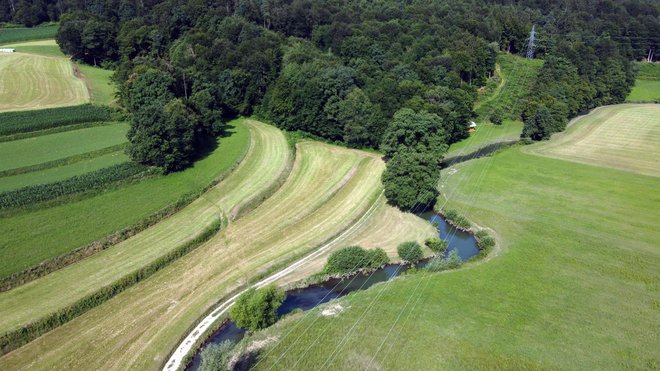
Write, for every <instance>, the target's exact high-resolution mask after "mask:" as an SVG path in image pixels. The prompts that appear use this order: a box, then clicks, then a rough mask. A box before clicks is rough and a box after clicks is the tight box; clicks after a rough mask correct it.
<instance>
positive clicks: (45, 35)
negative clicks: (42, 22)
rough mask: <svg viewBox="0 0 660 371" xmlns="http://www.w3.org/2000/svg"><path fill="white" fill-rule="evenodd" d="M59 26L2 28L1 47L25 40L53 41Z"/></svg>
mask: <svg viewBox="0 0 660 371" xmlns="http://www.w3.org/2000/svg"><path fill="white" fill-rule="evenodd" d="M58 27H59V26H57V25H55V26H42V27H31V28H26V27H17V28H0V45H1V44H7V43H13V42H17V41H25V40H39V39H52V38H53V37H55V34H56V33H57V28H58Z"/></svg>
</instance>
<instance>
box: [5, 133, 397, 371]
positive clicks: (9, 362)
mask: <svg viewBox="0 0 660 371" xmlns="http://www.w3.org/2000/svg"><path fill="white" fill-rule="evenodd" d="M273 130H275V129H273ZM265 159H267V161H268V163H269V164H270V163H271V162H272V158H271V157H265ZM383 169H384V164H383V162H382V161H381V160H380V159H378V158H376V157H375V156H372V155H369V154H365V153H364V152H360V151H354V150H348V149H344V148H339V147H335V146H330V145H325V144H320V143H316V142H304V143H300V144H299V145H298V153H297V157H296V162H295V164H294V168H293V170H292V171H291V174H290V176H289V177H288V179H287V180H286V182H285V183H284V185H283V186H282V187H281V188H280V189H279V190H278V191H277V192H276V193H275V194H274V195H273V196H272V197H270V198H269V199H267V200H266V201H265V202H264V203H263V204H261V205H260V206H259V207H258V208H257V209H255V210H254V211H252V212H250V213H249V214H247V215H245V216H244V217H242V218H241V219H240V220H238V221H236V222H234V223H232V224H230V225H229V226H228V227H227V228H226V229H225V230H224V231H222V232H220V233H219V234H218V235H217V236H215V237H214V238H213V239H212V240H210V241H209V242H207V243H206V244H204V245H203V246H201V247H199V248H197V249H196V250H195V251H193V252H191V253H190V254H188V255H187V256H185V257H183V258H181V259H179V260H178V261H176V262H174V263H173V264H171V265H170V266H168V267H166V268H165V269H163V270H161V271H160V272H158V273H156V274H154V275H153V276H152V277H150V278H149V279H147V280H145V281H143V282H141V283H139V284H137V285H135V286H133V287H131V288H129V289H128V290H126V291H125V292H123V293H121V294H119V295H117V296H116V297H114V298H112V299H111V300H109V301H108V302H106V303H104V304H103V305H101V306H99V307H97V308H94V309H92V310H90V311H89V312H87V313H85V314H83V315H81V316H80V317H78V318H76V319H74V320H73V321H71V322H69V323H67V324H65V325H63V326H61V327H59V328H57V329H55V330H53V331H51V332H49V333H47V334H45V335H44V336H42V337H40V338H38V339H36V340H34V341H33V342H31V343H29V344H27V345H25V346H24V347H22V348H19V349H17V350H15V351H14V352H11V353H9V354H7V355H5V356H4V357H2V358H0V363H2V364H4V365H6V368H8V369H15V368H23V367H33V368H36V369H45V368H57V369H61V368H74V369H78V368H100V369H154V368H157V367H159V366H161V365H163V364H164V362H165V360H166V358H167V356H168V353H169V351H170V350H171V349H173V348H174V347H175V346H176V344H177V343H178V340H179V339H181V338H182V336H183V335H184V334H185V333H186V331H187V329H188V328H189V327H190V326H191V324H193V323H195V322H196V321H197V319H199V318H200V317H201V316H202V314H203V313H204V312H206V311H207V310H208V309H209V308H211V307H212V306H213V305H214V304H215V303H216V302H217V301H218V299H221V298H222V297H223V296H226V295H229V294H230V293H232V292H235V290H237V289H239V288H240V287H242V286H244V285H245V284H246V283H248V282H249V281H250V280H252V279H254V278H257V277H260V276H263V275H265V274H266V273H267V272H270V271H272V270H274V269H276V268H278V267H280V266H282V265H285V264H286V263H287V262H289V261H291V259H295V258H297V257H299V256H302V255H304V254H307V253H309V252H312V251H314V249H315V248H317V247H318V246H320V245H322V244H324V243H325V242H327V241H330V240H332V239H333V238H334V237H335V236H337V235H339V234H341V233H342V231H345V230H346V229H347V228H349V227H350V226H351V225H353V224H354V223H355V222H356V221H357V220H358V219H360V218H361V217H362V215H364V213H365V212H366V211H367V210H368V209H369V208H370V207H372V206H373V204H374V202H375V200H376V198H377V196H378V195H379V194H380V193H381V191H382V189H381V186H380V174H381V172H382V170H383ZM256 173H257V174H259V175H262V174H260V173H259V172H256ZM56 273H57V272H56ZM46 278H48V277H46ZM3 302H4V301H3ZM44 350H46V351H44Z"/></svg>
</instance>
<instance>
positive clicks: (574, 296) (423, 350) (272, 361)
mask: <svg viewBox="0 0 660 371" xmlns="http://www.w3.org/2000/svg"><path fill="white" fill-rule="evenodd" d="M659 151H660V148H658V147H657V146H656V150H655V151H654V152H653V153H650V154H649V155H654V156H658V154H659V153H658V152H659ZM456 169H457V170H458V171H457V172H455V173H454V172H453V171H448V172H446V173H445V174H444V175H443V178H444V183H445V184H444V185H445V187H443V189H445V190H452V191H453V190H455V191H456V192H455V193H454V192H452V193H451V195H452V198H451V200H449V207H451V208H455V209H457V210H460V212H462V213H463V214H465V215H466V216H468V217H469V218H470V219H471V220H473V221H475V222H476V223H478V224H480V225H484V226H487V227H490V228H492V229H493V230H495V231H496V232H497V237H498V242H499V243H500V249H499V250H498V251H496V252H495V254H494V256H492V257H491V258H489V259H487V260H486V261H482V262H480V263H475V264H472V265H469V266H467V267H466V269H461V270H458V271H453V272H446V273H440V274H433V275H426V276H425V275H419V276H409V277H403V278H399V279H396V280H395V281H393V282H391V283H388V284H384V285H380V286H375V287H372V288H371V289H369V290H367V291H364V292H360V293H356V294H354V295H349V296H348V297H346V298H343V299H340V300H339V303H340V304H341V305H342V306H343V307H344V309H345V311H344V312H343V313H341V314H339V315H338V316H330V317H326V316H322V315H320V312H321V310H322V309H323V308H324V307H323V306H322V307H321V308H318V309H314V310H312V311H311V312H310V313H309V314H302V315H298V316H296V317H295V318H292V319H290V320H287V321H284V323H281V324H279V325H276V326H275V327H274V328H272V329H269V330H267V331H265V332H264V333H261V334H259V335H258V336H257V338H256V339H265V338H271V339H276V340H275V341H272V340H271V343H270V345H269V346H267V348H266V349H265V350H264V351H262V352H261V359H262V362H261V363H259V364H258V365H257V369H271V367H273V368H275V369H324V368H325V369H330V370H335V369H337V370H338V369H367V368H368V367H369V366H370V367H371V368H370V369H390V370H396V369H591V370H594V369H598V370H605V369H654V368H657V367H658V365H659V364H660V348H658V346H657V344H658V318H659V311H660V292H659V287H658V282H660V246H659V245H658V241H660V230H659V229H658V228H657V225H658V221H659V219H658V218H659V217H660V215H659V214H658V210H660V199H659V198H658V197H657V190H658V188H659V187H660V180H659V179H658V178H656V177H650V176H644V175H639V174H634V173H630V172H624V171H620V170H616V169H610V168H605V167H596V166H590V165H583V164H578V163H574V162H568V161H564V160H557V159H552V158H546V157H541V156H537V155H532V154H526V153H524V152H522V151H521V150H520V149H519V148H512V149H508V150H506V151H504V152H502V153H500V154H497V155H495V156H494V157H491V158H482V159H479V160H474V161H470V162H467V163H462V164H460V165H458V166H457V167H456ZM446 194H449V193H448V192H446ZM440 202H441V203H442V202H444V200H442V199H441V201H440ZM335 350H336V352H335ZM326 361H327V363H326Z"/></svg>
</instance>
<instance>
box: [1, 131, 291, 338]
mask: <svg viewBox="0 0 660 371" xmlns="http://www.w3.org/2000/svg"><path fill="white" fill-rule="evenodd" d="M249 126H250V132H251V138H252V140H251V146H250V149H249V152H248V153H247V155H246V157H245V159H244V160H243V161H242V162H241V165H240V166H239V167H238V168H237V169H236V170H234V171H233V172H232V173H231V174H230V175H229V176H228V177H227V178H225V179H224V180H223V181H222V182H220V183H219V184H218V185H216V186H215V187H213V188H212V189H210V190H209V191H208V192H206V193H205V194H204V195H203V196H202V197H200V198H198V199H197V200H195V201H194V202H193V203H191V204H190V205H189V206H187V207H186V208H184V209H183V210H181V211H180V212H178V213H176V214H175V215H174V216H172V217H170V218H168V219H166V220H164V221H162V222H161V223H159V224H157V225H155V226H153V227H151V228H149V229H147V230H145V231H143V232H141V233H139V234H138V235H136V236H133V237H132V238H130V239H128V240H126V241H124V242H121V243H119V244H118V245H116V246H114V247H112V248H110V249H107V250H105V251H103V252H100V253H98V254H96V255H94V256H92V257H90V258H87V259H85V260H82V261H80V262H78V263H76V264H73V265H71V266H69V267H66V268H64V269H61V270H58V271H56V272H53V273H51V274H49V275H47V276H45V277H42V278H41V279H39V280H37V281H34V282H31V283H29V284H26V285H23V286H21V287H18V288H16V289H13V290H11V291H8V292H4V293H0V313H3V315H2V316H1V319H0V333H2V332H6V331H7V330H10V329H13V328H15V327H16V326H18V325H19V324H21V323H28V322H33V321H34V320H36V319H39V318H41V317H44V316H45V315H47V314H49V313H51V312H53V311H55V310H57V309H60V308H63V307H66V306H69V305H71V304H72V303H74V302H75V301H77V300H79V299H80V298H82V297H84V296H86V295H88V294H90V293H93V292H95V291H97V290H99V289H100V288H102V287H103V286H105V285H108V284H109V283H111V282H114V281H117V280H118V279H119V278H121V277H123V276H125V275H127V274H129V273H131V272H133V271H136V270H137V269H139V268H141V267H143V266H146V265H147V264H149V263H150V262H152V261H154V260H156V259H157V258H158V257H160V256H163V255H165V254H167V253H168V252H170V251H173V250H174V249H176V248H177V247H178V246H181V245H183V244H185V243H186V242H187V241H190V240H193V239H194V238H195V237H197V236H198V235H200V234H201V233H203V231H204V230H205V229H206V228H208V227H209V226H210V225H211V224H212V223H213V222H214V221H216V220H218V219H219V218H220V217H221V216H222V215H230V214H231V213H232V212H234V210H235V209H240V208H241V207H243V206H244V205H246V204H247V203H249V202H251V201H253V200H255V199H258V198H259V197H262V195H263V194H264V192H266V191H267V190H268V189H269V187H271V186H272V185H273V184H274V183H275V182H276V181H277V179H278V178H279V177H280V176H281V174H282V173H283V172H284V170H285V168H286V167H287V165H288V163H289V158H290V155H289V150H288V144H287V142H286V139H285V138H284V136H283V135H282V133H281V132H279V131H278V130H277V129H275V128H273V127H270V126H267V125H264V124H258V123H251V124H249ZM62 292H67V295H61V293H62Z"/></svg>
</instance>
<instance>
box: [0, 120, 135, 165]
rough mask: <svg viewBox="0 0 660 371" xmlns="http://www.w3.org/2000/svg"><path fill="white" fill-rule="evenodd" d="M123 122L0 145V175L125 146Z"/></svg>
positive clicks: (125, 128)
mask: <svg viewBox="0 0 660 371" xmlns="http://www.w3.org/2000/svg"><path fill="white" fill-rule="evenodd" d="M128 126H129V125H128V124H127V123H113V124H110V125H103V126H96V127H91V128H83V129H78V130H71V131H66V132H61V133H55V134H50V135H43V136H38V137H32V138H26V139H20V140H14V141H10V142H0V159H2V162H0V172H6V171H9V170H15V169H20V168H23V167H29V166H34V165H38V164H41V163H44V162H52V161H57V160H61V159H64V158H67V157H71V156H76V155H81V154H84V153H88V152H92V151H96V150H100V149H102V148H107V147H112V146H116V145H118V144H122V143H126V133H127V132H128Z"/></svg>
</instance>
